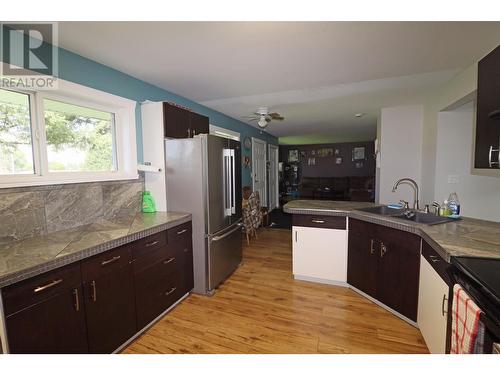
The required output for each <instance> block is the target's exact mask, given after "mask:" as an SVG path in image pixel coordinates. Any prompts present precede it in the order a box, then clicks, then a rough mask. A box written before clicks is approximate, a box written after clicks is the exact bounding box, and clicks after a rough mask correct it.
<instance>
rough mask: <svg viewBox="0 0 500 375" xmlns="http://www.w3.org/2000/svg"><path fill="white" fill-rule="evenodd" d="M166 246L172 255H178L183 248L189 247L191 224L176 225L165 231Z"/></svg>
mask: <svg viewBox="0 0 500 375" xmlns="http://www.w3.org/2000/svg"><path fill="white" fill-rule="evenodd" d="M167 237H168V244H169V246H170V248H171V250H172V252H174V253H179V252H180V251H183V250H184V249H185V248H189V247H191V243H192V241H193V240H192V229H191V222H188V223H184V224H181V225H178V226H176V227H174V228H170V229H169V230H168V231H167Z"/></svg>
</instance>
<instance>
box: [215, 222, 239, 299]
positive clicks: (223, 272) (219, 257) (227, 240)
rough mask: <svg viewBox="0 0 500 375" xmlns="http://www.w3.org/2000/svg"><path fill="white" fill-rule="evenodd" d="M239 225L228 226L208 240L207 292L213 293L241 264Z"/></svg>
mask: <svg viewBox="0 0 500 375" xmlns="http://www.w3.org/2000/svg"><path fill="white" fill-rule="evenodd" d="M241 238H242V235H241V223H237V224H235V225H232V226H230V227H229V228H228V229H227V230H226V231H224V232H222V233H220V234H217V235H214V236H212V237H210V238H209V240H208V256H209V260H208V261H209V268H208V273H209V285H208V289H209V291H213V290H214V289H215V288H217V287H218V286H219V284H220V283H222V282H223V281H224V280H225V279H226V278H227V277H228V276H230V275H231V274H232V273H233V272H234V270H235V269H236V268H238V266H239V265H240V263H241V260H242V246H241Z"/></svg>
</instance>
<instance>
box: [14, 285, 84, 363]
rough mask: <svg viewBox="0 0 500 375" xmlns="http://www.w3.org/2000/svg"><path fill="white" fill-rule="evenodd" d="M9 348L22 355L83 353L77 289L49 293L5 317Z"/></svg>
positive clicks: (78, 290) (82, 317) (81, 318)
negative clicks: (47, 296) (41, 299)
mask: <svg viewBox="0 0 500 375" xmlns="http://www.w3.org/2000/svg"><path fill="white" fill-rule="evenodd" d="M6 325H7V335H8V341H9V350H10V352H11V353H23V354H65V353H67V354H76V353H87V351H88V346H87V332H86V328H85V312H84V308H83V299H82V293H81V288H80V287H77V288H73V289H71V290H66V291H64V292H60V293H58V294H55V295H52V296H50V297H49V298H48V299H46V300H43V301H42V302H39V303H37V304H35V305H32V306H30V307H28V308H26V309H23V310H21V311H19V312H16V313H14V314H12V315H10V316H8V317H7V318H6Z"/></svg>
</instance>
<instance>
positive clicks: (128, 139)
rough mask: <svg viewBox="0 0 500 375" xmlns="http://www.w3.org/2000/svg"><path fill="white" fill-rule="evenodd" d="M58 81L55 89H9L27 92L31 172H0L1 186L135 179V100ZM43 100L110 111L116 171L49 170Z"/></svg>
mask: <svg viewBox="0 0 500 375" xmlns="http://www.w3.org/2000/svg"><path fill="white" fill-rule="evenodd" d="M57 82H58V89H57V90H44V91H42V90H40V91H27V90H18V89H10V88H9V89H8V90H10V91H14V92H19V93H23V94H28V95H29V99H30V120H31V135H32V145H33V166H34V174H16V175H0V188H7V187H21V186H37V185H53V184H54V185H55V184H69V183H83V182H98V181H113V180H129V179H138V178H139V175H138V173H137V144H136V124H135V110H136V105H137V103H136V102H135V101H134V100H130V99H126V98H122V97H119V96H117V95H114V94H109V93H106V92H103V91H100V90H96V89H93V88H90V87H87V86H82V85H79V84H76V83H73V82H68V81H64V80H62V79H58V80H57ZM44 99H50V100H58V101H62V102H65V103H69V104H74V105H78V106H84V107H89V108H93V109H97V110H102V111H106V112H110V113H113V115H114V116H113V117H114V121H113V123H114V124H113V128H114V137H113V145H114V150H115V155H114V157H115V165H116V170H114V171H95V172H84V171H82V172H69V171H61V172H59V171H52V172H50V171H49V166H48V155H47V140H46V134H45V114H44V107H43V100H44Z"/></svg>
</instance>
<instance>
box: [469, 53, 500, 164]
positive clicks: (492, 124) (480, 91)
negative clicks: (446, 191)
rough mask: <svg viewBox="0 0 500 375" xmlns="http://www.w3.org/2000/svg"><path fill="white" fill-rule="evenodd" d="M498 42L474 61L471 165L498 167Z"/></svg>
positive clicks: (499, 82) (499, 99)
mask: <svg viewBox="0 0 500 375" xmlns="http://www.w3.org/2000/svg"><path fill="white" fill-rule="evenodd" d="M499 149H500V46H498V47H497V48H495V49H494V50H493V51H492V52H490V53H489V54H488V55H487V56H486V57H484V58H483V59H482V60H481V61H479V64H478V77H477V117H476V145H475V155H474V156H475V157H474V167H475V168H489V169H496V168H500V153H499Z"/></svg>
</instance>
